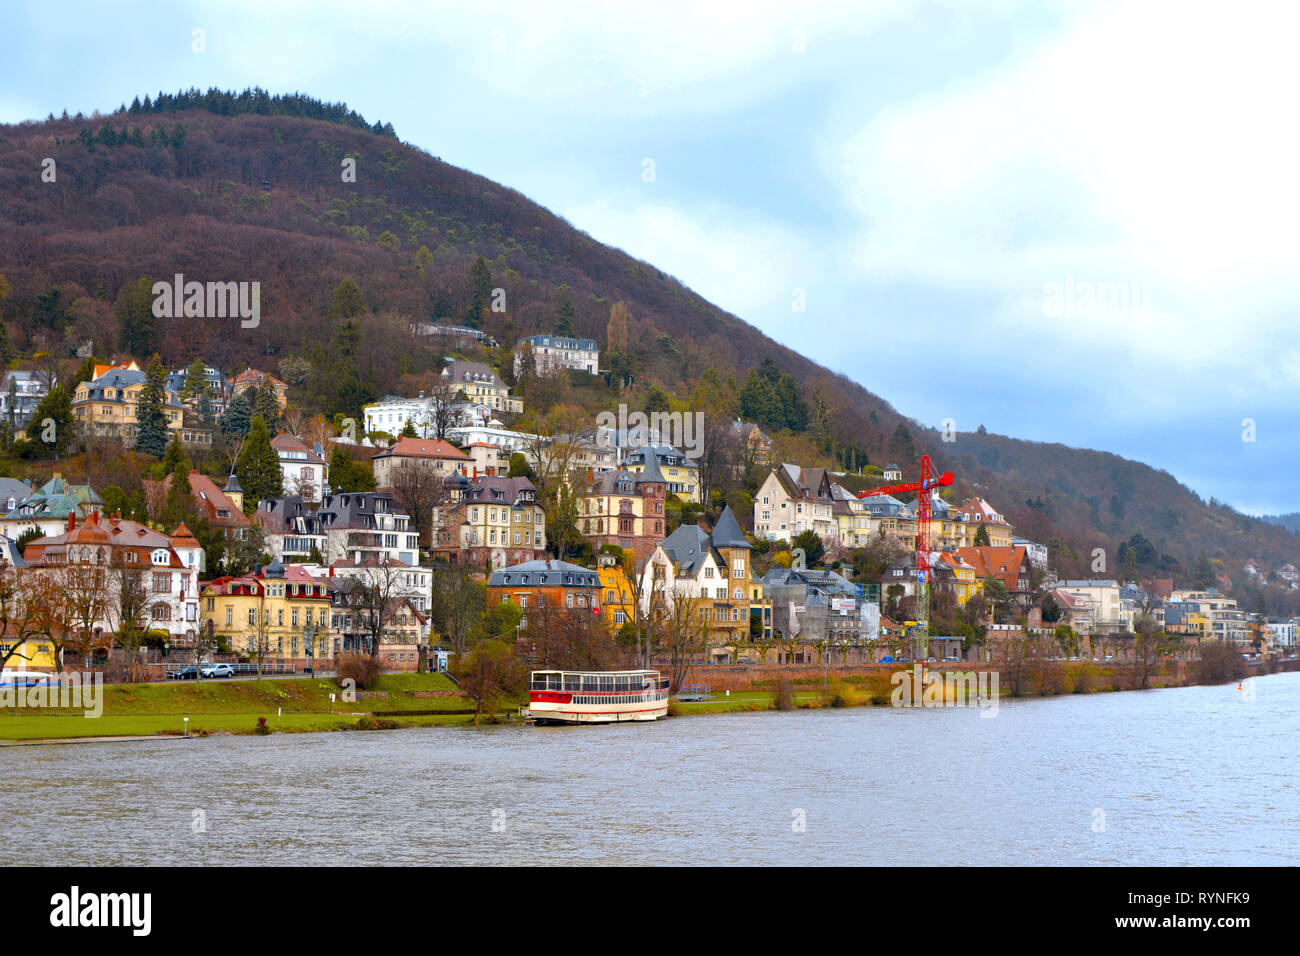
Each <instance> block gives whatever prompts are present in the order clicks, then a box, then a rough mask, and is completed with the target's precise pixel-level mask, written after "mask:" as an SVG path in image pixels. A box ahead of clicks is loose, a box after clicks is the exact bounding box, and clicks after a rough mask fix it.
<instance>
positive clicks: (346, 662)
mask: <svg viewBox="0 0 1300 956" xmlns="http://www.w3.org/2000/svg"><path fill="white" fill-rule="evenodd" d="M383 671H384V666H383V665H382V664H380V663H379V661H377V660H375V658H373V657H371V656H370V655H369V654H353V653H347V654H340V655H339V665H338V675H337V676H336V677H335V678H334V683H336V684H338V685H339V686H340V687H342V686H343V682H344V681H345V680H347V679H349V678H351V679H352V680H353V681H355V682H356V685H357V688H358V689H365V688H366V687H369V686H370V685H371V684H373V683H374V681H375V678H377V677H378V676H379V675H380V674H382V673H383Z"/></svg>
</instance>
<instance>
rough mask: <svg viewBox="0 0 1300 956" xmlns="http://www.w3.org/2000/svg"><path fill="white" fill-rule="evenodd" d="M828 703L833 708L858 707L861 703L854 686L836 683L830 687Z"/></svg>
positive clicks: (841, 682) (842, 682)
mask: <svg viewBox="0 0 1300 956" xmlns="http://www.w3.org/2000/svg"><path fill="white" fill-rule="evenodd" d="M827 703H829V704H830V706H832V707H857V706H858V705H859V704H860V703H861V701H860V700H859V699H858V692H857V689H856V688H854V687H853V685H852V684H849V683H846V682H844V681H836V682H835V683H834V684H831V686H830V692H829V693H828V694H827Z"/></svg>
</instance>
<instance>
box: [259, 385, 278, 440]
mask: <svg viewBox="0 0 1300 956" xmlns="http://www.w3.org/2000/svg"><path fill="white" fill-rule="evenodd" d="M253 414H254V415H261V416H262V421H264V422H266V428H267V431H269V432H271V434H273V435H274V434H277V433H278V432H279V431H280V400H279V399H278V398H276V396H275V386H273V385H272V384H271V383H270V382H267V381H264V382H262V384H261V385H259V386H257V388H255V389H254V390H253Z"/></svg>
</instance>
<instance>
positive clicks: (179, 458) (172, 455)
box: [162, 432, 190, 475]
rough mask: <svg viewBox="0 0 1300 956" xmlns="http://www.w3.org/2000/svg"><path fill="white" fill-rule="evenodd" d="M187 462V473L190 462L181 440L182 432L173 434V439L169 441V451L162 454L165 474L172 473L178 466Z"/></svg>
mask: <svg viewBox="0 0 1300 956" xmlns="http://www.w3.org/2000/svg"><path fill="white" fill-rule="evenodd" d="M182 462H184V463H185V473H186V474H189V470H190V462H189V456H187V455H186V454H185V445H184V444H183V443H182V442H181V436H180V432H177V433H176V434H174V435H172V440H171V441H169V442H168V443H167V451H166V452H164V453H163V456H162V472H163V474H164V475H170V474H172V473H173V472H175V471H176V468H177V467H178V466H179V465H180V464H181V463H182Z"/></svg>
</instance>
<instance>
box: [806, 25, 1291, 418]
mask: <svg viewBox="0 0 1300 956" xmlns="http://www.w3.org/2000/svg"><path fill="white" fill-rule="evenodd" d="M1297 26H1300V11H1297V10H1295V9H1293V8H1289V7H1283V6H1279V5H1276V4H1273V5H1269V6H1267V7H1265V6H1262V5H1256V4H1247V5H1245V6H1244V7H1243V6H1242V5H1234V7H1232V8H1231V9H1228V8H1221V7H1211V6H1208V5H1200V4H1187V5H1179V6H1178V7H1170V6H1169V5H1167V4H1158V3H1140V4H1122V5H1117V6H1114V7H1110V8H1107V9H1105V10H1104V11H1103V12H1101V13H1096V12H1095V11H1093V10H1090V9H1089V8H1088V7H1086V6H1084V7H1079V8H1076V9H1075V10H1074V17H1073V19H1072V20H1071V21H1070V22H1069V23H1068V24H1067V25H1066V26H1065V28H1064V29H1063V30H1062V31H1061V32H1060V33H1059V34H1058V35H1056V36H1054V37H1051V38H1049V39H1047V40H1046V41H1044V42H1041V43H1039V44H1038V45H1037V46H1036V47H1034V48H1032V49H1030V50H1029V51H1028V52H1027V53H1024V54H1022V55H1020V56H1018V57H1017V58H1016V59H1015V60H1013V61H1012V62H1009V63H1007V64H1005V65H1003V66H1001V67H999V68H998V69H996V70H995V71H993V72H991V73H989V74H987V75H984V76H980V77H976V78H974V79H963V80H962V81H960V82H955V83H952V84H951V85H950V86H948V87H947V88H945V89H943V90H941V91H938V92H935V93H931V94H929V95H927V96H924V97H922V98H918V99H916V100H914V101H913V102H910V103H904V104H901V105H897V106H894V107H892V108H890V109H889V110H887V111H885V112H882V113H880V114H877V115H876V116H874V117H872V118H871V119H870V120H868V121H867V122H865V123H862V122H861V121H859V123H858V124H857V125H856V126H855V127H853V132H852V133H851V134H850V135H849V136H847V137H844V136H842V135H838V130H840V129H841V128H843V122H844V116H845V115H847V114H846V112H844V111H842V112H841V114H840V115H839V117H838V118H837V122H836V123H833V124H831V126H830V130H829V132H828V135H827V139H826V145H825V147H824V149H823V155H822V158H823V162H824V165H825V168H826V169H827V170H828V171H829V173H830V175H831V176H833V177H834V178H836V179H837V180H838V181H839V182H840V184H841V187H842V191H843V195H844V198H845V202H846V204H847V205H848V206H849V208H851V209H852V210H854V211H855V213H856V215H857V216H858V217H859V218H860V221H861V223H862V227H861V231H860V234H859V236H858V237H857V239H856V241H855V243H854V245H855V250H854V253H853V261H854V264H855V269H856V271H857V272H858V274H859V276H860V277H861V278H862V279H863V280H865V281H871V282H877V283H885V284H888V283H896V282H915V283H921V284H923V285H924V284H929V285H938V286H945V287H948V288H951V289H955V290H966V291H967V292H972V293H984V294H990V293H991V294H993V295H994V296H996V297H999V298H1000V299H1001V304H1000V305H999V306H998V307H996V308H995V310H994V314H993V315H992V316H990V317H989V319H988V320H987V323H986V324H983V325H981V327H980V331H981V333H983V334H987V335H988V336H989V340H990V341H997V342H1001V343H1003V344H1004V345H1005V347H1006V353H1005V354H1006V357H1007V359H1008V360H1010V361H1011V363H1012V365H1013V366H1014V364H1015V362H1016V359H1015V358H1014V356H1017V355H1019V354H1023V353H1021V352H1020V349H1019V346H1020V345H1021V343H1027V342H1031V341H1032V342H1034V343H1035V344H1034V345H1033V352H1032V354H1035V355H1038V356H1039V357H1040V359H1041V360H1043V362H1044V365H1045V366H1050V365H1051V364H1054V363H1055V362H1056V361H1061V362H1065V363H1067V364H1068V365H1071V366H1073V364H1074V363H1075V362H1080V363H1082V362H1084V361H1088V362H1090V363H1092V364H1086V365H1082V367H1083V368H1091V369H1092V370H1093V374H1096V373H1097V372H1102V373H1103V374H1104V375H1105V376H1106V377H1107V378H1108V379H1112V378H1113V385H1112V387H1111V388H1109V389H1108V390H1107V391H1106V393H1105V396H1104V399H1103V400H1104V402H1106V403H1109V404H1110V406H1111V407H1113V408H1127V409H1128V410H1129V411H1130V412H1132V410H1134V409H1137V408H1141V409H1142V413H1144V414H1152V413H1154V416H1155V417H1161V418H1163V417H1174V416H1177V415H1178V414H1180V412H1181V413H1182V414H1184V415H1185V414H1186V412H1187V407H1186V405H1183V406H1182V407H1181V409H1180V408H1179V407H1178V401H1177V400H1175V398H1174V396H1178V395H1180V394H1182V395H1185V393H1186V389H1187V385H1188V384H1189V381H1192V380H1194V379H1189V376H1195V375H1198V374H1207V375H1208V374H1213V373H1214V372H1215V371H1216V370H1217V372H1218V373H1219V374H1220V375H1221V376H1222V377H1216V378H1215V379H1213V380H1206V381H1205V383H1204V384H1205V386H1206V387H1205V388H1204V389H1203V390H1198V394H1197V395H1195V396H1194V397H1193V398H1192V401H1194V402H1195V401H1210V400H1221V399H1237V398H1249V397H1252V396H1253V397H1254V399H1255V400H1257V401H1258V400H1260V399H1261V396H1260V389H1261V386H1266V387H1267V388H1288V389H1294V388H1295V387H1296V386H1297V385H1300V354H1298V353H1297V351H1296V350H1295V349H1294V348H1290V347H1288V346H1286V345H1285V344H1284V343H1285V342H1286V341H1287V340H1288V339H1289V334H1288V333H1289V330H1290V321H1289V314H1294V312H1295V310H1296V309H1297V308H1300V290H1297V289H1296V287H1295V285H1294V281H1293V277H1294V273H1295V263H1296V261H1297V253H1300V242H1298V241H1297V232H1296V222H1297V220H1300V181H1298V180H1297V176H1296V169H1297V168H1300V162H1298V161H1300V128H1298V127H1297V125H1296V124H1295V123H1293V122H1291V121H1290V119H1289V116H1290V114H1291V113H1292V112H1293V102H1292V101H1293V97H1294V90H1295V89H1296V88H1297V86H1300V82H1298V81H1300V66H1298V65H1297V60H1296V58H1295V57H1294V53H1293V50H1292V46H1293V42H1292V38H1293V37H1294V35H1295V33H1296V27H1297ZM1067 281H1073V282H1076V283H1093V284H1098V283H1108V284H1113V285H1116V286H1124V287H1129V288H1141V289H1148V290H1149V292H1150V296H1151V299H1150V302H1151V308H1150V311H1149V313H1147V314H1134V313H1133V312H1132V311H1131V310H1120V309H1115V310H1111V311H1109V312H1102V313H1100V314H1092V315H1085V316H1075V317H1074V319H1073V320H1070V321H1060V320H1053V319H1051V318H1050V317H1048V316H1046V315H1045V313H1044V297H1045V290H1046V287H1047V284H1048V283H1058V284H1064V283H1066V282H1067ZM935 321H936V328H937V329H942V330H944V331H952V332H954V333H957V334H960V332H961V331H962V330H965V329H968V328H969V321H970V317H969V316H961V315H948V316H938V317H936V320H935ZM1097 363H1099V364H1097ZM1007 373H1008V375H1009V376H1010V377H1013V378H1020V377H1022V376H1023V377H1024V378H1027V379H1030V380H1033V379H1035V378H1041V377H1042V376H1049V377H1050V375H1049V373H1048V372H1046V371H1045V370H1044V369H1038V370H1034V369H1026V370H1018V369H1016V368H1014V367H1011V368H1008V369H1007ZM1007 387H1008V388H1014V387H1015V385H1014V384H1013V383H1011V382H1008V386H1007ZM1153 395H1154V396H1155V397H1154V398H1153V397H1152V396H1153ZM1139 402H1140V403H1141V404H1138V403H1139Z"/></svg>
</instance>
